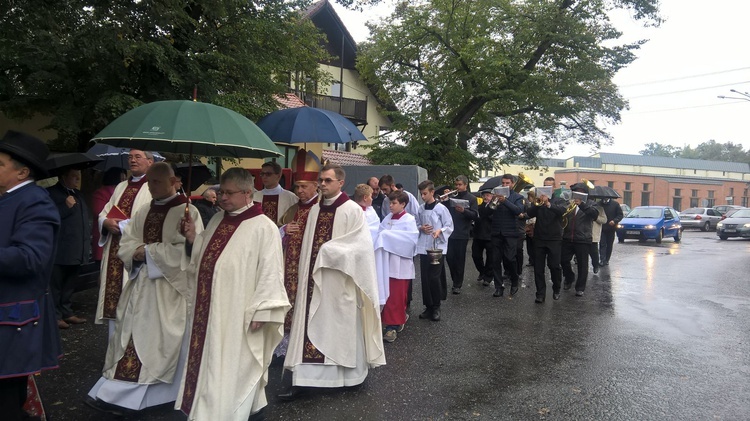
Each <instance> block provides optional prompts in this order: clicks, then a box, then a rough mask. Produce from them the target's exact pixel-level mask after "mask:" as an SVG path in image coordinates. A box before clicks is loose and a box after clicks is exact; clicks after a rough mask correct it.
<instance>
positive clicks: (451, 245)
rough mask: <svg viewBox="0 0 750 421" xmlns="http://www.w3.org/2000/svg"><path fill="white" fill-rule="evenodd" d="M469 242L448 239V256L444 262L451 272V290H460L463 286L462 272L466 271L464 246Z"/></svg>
mask: <svg viewBox="0 0 750 421" xmlns="http://www.w3.org/2000/svg"><path fill="white" fill-rule="evenodd" d="M468 244H469V240H468V239H466V240H454V239H453V238H448V255H447V256H445V261H446V262H447V263H448V269H449V270H450V271H451V280H452V281H453V288H461V287H462V286H463V285H464V272H465V269H466V246H467V245H468Z"/></svg>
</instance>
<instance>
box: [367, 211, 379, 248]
mask: <svg viewBox="0 0 750 421" xmlns="http://www.w3.org/2000/svg"><path fill="white" fill-rule="evenodd" d="M365 222H366V223H367V228H369V229H370V235H371V236H372V243H373V244H375V240H376V239H377V238H378V231H379V230H380V217H379V216H378V213H377V212H375V209H373V207H372V206H368V207H367V209H365Z"/></svg>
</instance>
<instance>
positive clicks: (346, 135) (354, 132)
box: [258, 107, 367, 143]
mask: <svg viewBox="0 0 750 421" xmlns="http://www.w3.org/2000/svg"><path fill="white" fill-rule="evenodd" d="M258 127H260V128H261V130H263V131H264V132H265V133H266V134H267V135H268V137H270V138H271V139H272V140H273V141H274V142H284V143H348V142H356V141H360V140H367V138H366V137H365V135H363V134H362V132H361V131H359V129H358V128H357V126H355V125H354V123H352V122H351V121H349V119H347V118H346V117H344V116H342V115H341V114H338V113H335V112H333V111H328V110H323V109H320V108H313V107H297V108H287V109H284V110H278V111H274V112H272V113H271V114H268V115H267V116H265V117H263V118H262V119H260V121H259V122H258Z"/></svg>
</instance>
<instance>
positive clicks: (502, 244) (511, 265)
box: [492, 234, 518, 289]
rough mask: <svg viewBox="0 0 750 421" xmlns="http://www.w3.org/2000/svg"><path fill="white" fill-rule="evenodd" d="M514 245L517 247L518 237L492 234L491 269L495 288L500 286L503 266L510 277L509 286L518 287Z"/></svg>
mask: <svg viewBox="0 0 750 421" xmlns="http://www.w3.org/2000/svg"><path fill="white" fill-rule="evenodd" d="M516 247H518V237H506V236H504V235H495V234H493V235H492V253H493V257H494V260H493V265H492V271H493V274H494V277H495V289H501V288H502V282H503V268H505V273H507V274H508V278H510V282H511V287H518V272H517V271H516Z"/></svg>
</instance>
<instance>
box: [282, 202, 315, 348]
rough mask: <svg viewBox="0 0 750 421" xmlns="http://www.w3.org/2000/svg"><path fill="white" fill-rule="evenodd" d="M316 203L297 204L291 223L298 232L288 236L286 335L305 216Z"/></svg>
mask: <svg viewBox="0 0 750 421" xmlns="http://www.w3.org/2000/svg"><path fill="white" fill-rule="evenodd" d="M316 203H318V196H316V197H315V198H313V199H312V200H310V203H306V204H305V203H297V206H298V209H297V213H295V214H294V219H292V222H295V223H296V224H297V226H298V227H299V231H297V232H296V233H294V234H292V235H290V236H289V240H288V242H287V246H286V254H285V255H284V286H285V287H286V294H287V297H288V298H289V303H290V304H291V305H292V308H291V310H289V312H287V313H286V317H285V318H284V333H287V334H288V333H289V331H290V330H291V328H292V315H293V314H294V301H295V300H296V299H297V282H298V279H297V276H298V274H299V255H300V251H302V237H304V235H305V227H306V226H307V215H309V214H310V209H312V207H313V205H314V204H316Z"/></svg>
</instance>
